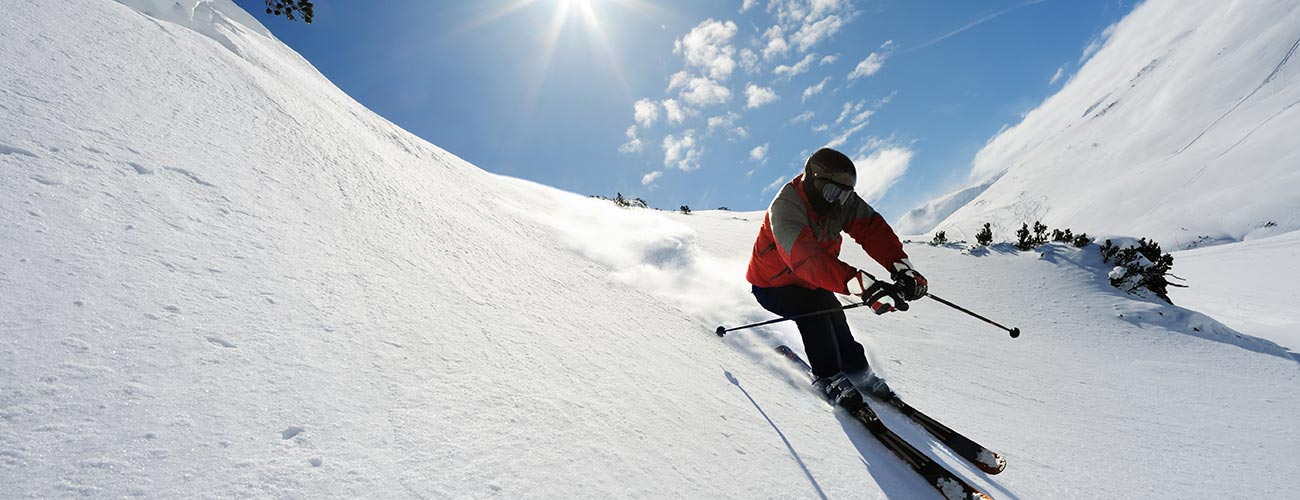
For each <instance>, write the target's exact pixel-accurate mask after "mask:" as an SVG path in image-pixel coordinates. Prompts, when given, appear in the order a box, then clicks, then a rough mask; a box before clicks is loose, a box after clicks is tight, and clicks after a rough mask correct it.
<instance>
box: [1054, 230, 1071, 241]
mask: <svg viewBox="0 0 1300 500" xmlns="http://www.w3.org/2000/svg"><path fill="white" fill-rule="evenodd" d="M1052 241H1059V242H1061V243H1070V242H1072V241H1074V234H1073V233H1071V232H1070V230H1069V229H1066V230H1065V231H1062V230H1060V229H1053V230H1052Z"/></svg>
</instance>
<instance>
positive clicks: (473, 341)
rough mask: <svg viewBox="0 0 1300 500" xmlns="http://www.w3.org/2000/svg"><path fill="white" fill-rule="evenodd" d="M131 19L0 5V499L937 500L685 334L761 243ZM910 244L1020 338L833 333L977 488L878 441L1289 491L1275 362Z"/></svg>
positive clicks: (62, 7)
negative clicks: (939, 465) (463, 141)
mask: <svg viewBox="0 0 1300 500" xmlns="http://www.w3.org/2000/svg"><path fill="white" fill-rule="evenodd" d="M154 4H155V2H144V1H135V0H132V1H126V2H124V3H119V2H114V1H109V0H64V1H59V2H37V1H34V0H3V10H4V12H5V15H4V16H0V116H2V117H3V120H0V207H3V210H2V211H0V298H2V299H0V497H4V498H62V497H92V498H116V497H145V498H195V497H202V498H487V497H505V498H557V497H585V498H608V497H632V498H719V497H729V498H895V499H899V498H937V493H936V492H935V491H934V490H933V489H931V488H930V487H929V486H928V485H926V484H925V483H924V482H923V481H922V480H921V479H920V478H919V477H917V476H916V475H915V474H914V473H912V472H911V471H910V470H909V469H908V468H907V467H906V466H905V465H904V464H903V463H902V462H901V461H899V460H898V459H897V458H896V457H894V456H892V455H891V454H890V453H889V452H888V451H887V450H885V449H884V448H883V447H882V446H881V445H880V444H879V443H877V442H876V441H875V440H874V439H873V438H871V437H870V436H869V435H868V434H867V433H865V432H864V431H863V430H862V429H861V428H860V426H859V425H858V424H857V423H856V422H855V421H853V420H851V419H850V418H849V417H848V416H847V415H846V414H844V413H843V412H842V411H841V410H835V409H832V408H830V407H829V406H828V405H826V404H824V403H823V402H822V401H821V400H820V399H819V398H818V397H817V396H816V395H815V394H813V393H812V392H811V391H809V390H808V389H807V383H806V380H804V379H803V377H802V375H801V374H799V373H796V372H794V371H792V370H791V369H790V368H789V367H788V366H787V363H786V362H785V361H784V360H782V359H779V358H777V357H775V356H773V355H772V354H770V352H771V347H772V346H773V345H776V344H779V343H783V342H785V343H794V345H796V346H797V345H798V343H797V336H796V334H795V333H794V330H793V328H792V327H791V326H790V325H788V324H781V325H775V326H773V327H770V328H766V329H760V330H751V331H744V332H736V333H734V334H731V335H729V336H728V337H727V338H725V339H718V338H717V337H716V336H714V335H712V329H713V327H714V326H716V325H717V324H720V323H721V324H728V325H736V324H740V323H744V322H750V321H757V320H761V319H766V318H768V317H769V316H768V314H766V313H765V312H763V311H762V310H761V309H759V308H758V307H757V305H755V304H754V302H753V300H752V297H751V296H750V295H749V294H748V289H747V286H746V284H745V283H744V280H743V270H744V266H745V263H746V260H747V258H748V253H749V247H750V245H751V243H752V241H753V240H752V238H753V237H754V235H755V233H756V231H757V228H758V225H759V223H760V221H761V214H757V213H732V212H702V213H697V214H695V215H689V216H687V215H680V214H674V213H664V212H656V211H652V210H622V209H618V208H616V207H614V206H612V205H611V204H609V203H607V202H602V201H598V200H593V199H588V198H584V197H582V196H579V195H575V194H571V193H565V192H561V191H558V190H554V189H551V188H547V187H544V186H539V185H536V184H532V183H529V182H525V181H520V180H516V179H510V178H504V177H499V176H495V175H491V174H488V173H486V172H484V171H482V170H480V169H478V168H476V167H475V166H473V165H470V164H468V163H466V162H465V161H462V160H461V159H459V158H457V157H455V156H454V155H452V154H449V153H448V152H446V151H444V150H442V149H440V148H438V147H436V146H434V145H431V144H429V143H427V142H425V141H422V140H420V139H418V138H416V137H414V136H412V135H411V134H409V133H407V132H405V131H403V130H401V129H399V128H397V127H396V126H394V125H392V124H391V123H389V122H387V121H385V120H383V119H382V118H380V117H378V116H376V115H374V114H373V113H371V112H370V111H368V110H366V109H365V108H363V107H362V106H360V105H359V104H358V103H356V102H355V101H353V100H352V99H350V98H348V97H347V96H346V95H344V94H343V93H342V92H341V91H339V90H338V89H337V88H335V87H334V86H333V85H331V84H330V83H329V82H328V81H327V80H325V79H324V78H323V77H322V76H321V75H320V74H319V73H318V72H316V71H315V70H314V69H313V68H312V67H311V66H310V65H309V64H308V63H307V62H306V61H304V60H303V59H302V58H301V57H299V56H298V55H296V54H295V53H293V52H292V51H291V50H289V49H288V48H286V47H285V46H284V45H282V44H281V43H280V42H278V41H276V40H275V39H273V38H271V37H269V36H268V35H267V33H266V31H265V29H263V28H262V27H261V26H259V25H257V24H256V22H255V21H253V20H252V18H251V17H249V16H247V15H246V14H244V13H243V12H240V11H237V10H236V9H235V7H234V6H233V5H231V4H230V3H229V2H226V1H214V2H189V8H186V7H185V5H181V7H180V8H179V9H177V8H171V9H170V10H168V9H163V10H158V9H157V6H156V5H154ZM160 5H167V4H165V3H160ZM447 119H454V117H449V118H447ZM907 249H908V251H909V252H910V253H911V254H912V255H913V260H914V261H915V262H916V263H917V265H918V266H919V267H920V268H921V269H922V270H923V271H924V272H926V273H927V275H928V276H930V278H931V282H932V285H933V290H934V291H935V293H936V294H939V295H941V296H943V297H944V298H947V299H949V300H952V301H955V302H957V303H960V304H963V305H966V306H968V307H971V308H974V309H976V310H978V311H980V312H981V313H984V314H987V315H989V316H990V317H992V318H995V319H997V320H999V321H1003V322H1006V323H1009V324H1014V325H1016V326H1019V327H1020V328H1022V329H1023V330H1024V332H1025V333H1024V335H1023V336H1022V337H1021V338H1020V339H1016V340H1012V339H1009V338H1007V337H1006V336H1005V334H1003V333H1000V332H998V331H997V330H995V329H992V328H990V327H988V326H987V325H984V324H982V323H979V322H977V321H975V320H973V319H971V318H969V317H967V316H964V315H962V314H960V313H957V312H955V311H953V310H951V309H948V308H945V307H942V306H939V305H938V304H935V303H932V302H920V303H917V304H916V305H915V306H914V307H913V309H912V311H910V312H908V313H905V314H904V313H898V314H891V315H886V316H881V317H875V316H872V315H869V314H864V313H854V314H853V315H852V317H851V322H852V324H853V326H854V328H855V329H856V331H857V332H858V336H859V338H861V339H862V340H863V341H864V342H865V343H866V344H867V345H868V347H869V349H870V350H871V352H872V356H873V364H874V365H875V366H876V367H877V370H879V371H880V372H882V373H883V374H885V375H887V376H888V377H889V380H890V381H891V382H892V384H893V385H894V386H895V387H896V388H897V389H898V390H899V391H900V392H901V393H902V394H903V395H904V396H905V397H907V398H908V399H909V400H910V401H912V402H913V404H914V405H915V406H917V407H918V408H921V409H923V410H925V411H926V412H927V413H930V414H931V415H933V416H935V417H937V418H939V419H941V420H943V421H944V422H946V423H948V424H950V425H951V426H952V427H953V428H956V429H959V430H961V431H963V432H965V433H966V434H968V435H969V436H971V437H972V438H974V439H975V440H977V441H979V442H981V443H984V444H987V445H989V446H991V447H993V448H995V449H997V450H999V451H1001V452H1003V453H1004V455H1005V456H1006V457H1007V460H1008V463H1009V466H1008V469H1007V470H1006V472H1004V473H1003V474H1000V475H997V476H987V475H984V474H982V473H980V472H978V471H976V470H974V469H973V468H971V467H970V466H967V465H965V464H963V463H962V462H961V461H960V460H958V459H955V458H954V457H953V456H952V455H950V454H949V452H947V451H945V450H944V449H943V448H942V447H940V446H938V445H936V444H934V443H933V442H931V441H930V440H929V439H928V438H927V437H926V435H925V434H924V433H923V432H922V431H921V430H920V429H919V428H917V427H915V426H912V425H911V424H909V423H908V422H906V421H905V420H901V419H900V418H899V417H898V416H897V415H894V414H892V413H886V414H885V415H884V417H885V418H886V420H887V421H888V423H890V424H891V425H893V426H894V427H896V428H897V429H899V432H900V433H901V434H902V435H903V436H904V437H906V438H907V439H909V440H911V441H912V442H914V443H917V445H918V446H919V447H920V448H922V449H923V450H925V451H926V452H927V453H929V454H930V455H931V456H933V457H934V458H936V459H937V460H939V461H941V462H943V463H945V464H947V465H948V466H949V467H951V468H952V469H954V470H955V471H957V473H958V474H960V475H962V476H963V477H965V478H967V479H969V480H970V481H971V482H973V483H975V484H977V485H979V486H980V487H981V488H983V489H984V490H986V491H987V492H989V493H990V494H991V495H992V496H993V497H995V498H1002V499H1017V498H1021V499H1031V498H1033V499H1038V498H1084V497H1102V498H1107V497H1115V498H1187V497H1234V498H1286V497H1290V496H1293V495H1294V493H1295V489H1294V484H1293V482H1294V478H1295V477H1296V475H1297V472H1298V471H1300V466H1298V465H1297V460H1296V459H1295V458H1294V457H1295V454H1294V450H1295V449H1297V447H1300V431H1297V428H1296V425H1295V415H1296V414H1297V413H1300V389H1298V388H1300V383H1298V382H1300V381H1298V380H1297V378H1298V376H1300V362H1297V360H1296V359H1294V358H1292V357H1291V356H1290V355H1289V354H1288V353H1287V352H1286V351H1285V350H1284V349H1282V348H1280V347H1278V346H1277V345H1276V344H1273V343H1271V342H1267V341H1263V340H1259V339H1256V338H1253V337H1249V336H1246V335H1243V334H1241V333H1239V332H1237V331H1234V330H1230V329H1229V328H1227V327H1225V326H1223V325H1221V324H1219V323H1218V322H1216V321H1215V320H1213V319H1211V318H1210V317H1208V316H1205V315H1202V314H1199V313H1196V312H1193V311H1191V310H1187V309H1182V308H1177V307H1172V306H1168V305H1163V304H1160V303H1157V302H1152V301H1147V300H1143V299H1141V298H1137V297H1133V296H1127V295H1123V294H1121V293H1119V292H1118V291H1116V290H1115V289H1113V288H1111V287H1110V286H1109V285H1108V284H1107V283H1106V281H1105V277H1104V269H1102V268H1101V267H1102V266H1100V263H1099V262H1098V261H1097V256H1096V249H1095V248H1092V249H1086V250H1075V249H1073V248H1066V247H1056V246H1048V247H1045V248H1044V249H1043V251H1042V252H1041V253H1017V252H1013V251H1011V250H1009V249H1008V248H1006V247H1004V246H995V247H993V248H992V249H990V250H987V251H982V252H980V253H974V254H969V253H963V252H962V251H961V250H960V249H958V248H948V247H929V246H924V245H909V246H908V247H907ZM846 258H847V259H848V260H850V262H854V263H859V264H863V263H866V262H868V259H867V258H866V256H865V255H863V254H862V253H861V251H851V252H847V253H846Z"/></svg>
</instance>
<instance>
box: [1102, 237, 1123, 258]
mask: <svg viewBox="0 0 1300 500" xmlns="http://www.w3.org/2000/svg"><path fill="white" fill-rule="evenodd" d="M1117 253H1119V247H1117V246H1115V245H1114V244H1113V243H1111V242H1110V240H1109V239H1108V240H1106V242H1105V243H1102V244H1101V261H1102V262H1110V261H1112V260H1114V259H1115V254H1117Z"/></svg>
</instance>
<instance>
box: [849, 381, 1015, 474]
mask: <svg viewBox="0 0 1300 500" xmlns="http://www.w3.org/2000/svg"><path fill="white" fill-rule="evenodd" d="M863 392H865V393H866V394H868V395H870V396H871V397H873V398H876V400H878V401H881V402H883V403H887V404H889V405H890V406H893V407H894V408H896V409H897V410H898V412H899V413H902V414H903V415H906V416H907V417H908V418H910V419H912V421H913V422H916V424H917V425H919V426H920V427H921V428H922V429H925V431H926V432H929V433H930V435H932V436H934V437H935V439H938V440H939V442H941V443H943V445H944V446H947V447H948V449H950V450H952V451H953V453H956V454H957V455H958V456H960V457H962V458H964V459H966V461H968V462H970V463H971V464H972V465H974V466H976V467H978V468H979V469H980V470H982V471H984V472H985V473H988V474H997V473H999V472H1002V471H1003V470H1005V469H1006V468H1007V460H1006V459H1005V458H1002V455H1000V454H998V453H997V452H995V451H993V450H990V449H988V448H985V447H984V446H982V445H980V444H979V443H976V442H975V441H972V440H971V439H970V438H968V437H966V436H963V435H961V433H958V432H957V431H954V430H952V429H950V428H948V426H946V425H943V424H942V423H940V422H939V421H938V420H935V419H933V418H930V416H929V415H926V414H925V413H922V412H921V410H918V409H916V408H913V407H912V405H909V404H907V402H905V401H903V399H902V398H900V397H898V395H897V394H892V393H891V394H889V395H888V397H881V396H880V395H877V394H874V393H871V392H870V391H863Z"/></svg>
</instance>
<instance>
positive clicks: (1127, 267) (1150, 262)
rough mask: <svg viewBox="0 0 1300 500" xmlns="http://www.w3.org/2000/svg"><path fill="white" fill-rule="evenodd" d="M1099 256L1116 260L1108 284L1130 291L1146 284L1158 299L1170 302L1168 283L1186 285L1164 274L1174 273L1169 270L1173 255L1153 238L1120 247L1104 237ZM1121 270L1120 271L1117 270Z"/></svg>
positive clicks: (1108, 260) (1103, 258) (1105, 259)
mask: <svg viewBox="0 0 1300 500" xmlns="http://www.w3.org/2000/svg"><path fill="white" fill-rule="evenodd" d="M1101 258H1102V261H1104V262H1112V261H1113V262H1114V263H1115V266H1116V270H1115V271H1114V272H1112V273H1111V276H1110V284H1111V286H1114V287H1115V288H1123V289H1125V291H1127V292H1129V293H1133V292H1135V291H1137V290H1138V289H1139V288H1145V289H1147V290H1150V291H1151V292H1152V293H1154V294H1156V296H1157V297H1160V299H1161V300H1164V301H1165V302H1168V303H1170V304H1172V303H1173V301H1172V300H1170V299H1169V287H1171V286H1175V287H1184V286H1186V285H1179V284H1175V283H1170V282H1169V279H1168V278H1166V276H1173V275H1172V274H1170V273H1169V271H1170V270H1172V269H1173V267H1174V256H1173V255H1170V254H1167V253H1163V252H1162V251H1161V249H1160V244H1159V243H1157V242H1156V241H1155V240H1147V239H1146V238H1141V239H1139V240H1138V244H1137V246H1135V247H1124V248H1119V247H1117V246H1115V245H1113V244H1112V243H1111V241H1110V240H1106V243H1105V244H1104V245H1102V247H1101ZM1120 270H1123V272H1122V273H1121V272H1118V271H1120ZM1176 277H1177V276H1175V278H1176Z"/></svg>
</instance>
